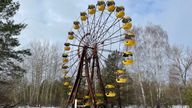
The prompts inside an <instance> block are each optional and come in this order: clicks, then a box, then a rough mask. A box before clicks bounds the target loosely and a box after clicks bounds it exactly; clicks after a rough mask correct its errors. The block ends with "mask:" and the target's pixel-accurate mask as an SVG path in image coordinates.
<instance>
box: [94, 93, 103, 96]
mask: <svg viewBox="0 0 192 108" xmlns="http://www.w3.org/2000/svg"><path fill="white" fill-rule="evenodd" d="M95 96H96V97H102V96H103V94H102V93H96V94H95Z"/></svg>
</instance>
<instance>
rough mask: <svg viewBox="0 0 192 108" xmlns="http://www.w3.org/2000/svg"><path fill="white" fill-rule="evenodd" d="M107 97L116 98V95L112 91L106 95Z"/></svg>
mask: <svg viewBox="0 0 192 108" xmlns="http://www.w3.org/2000/svg"><path fill="white" fill-rule="evenodd" d="M105 95H106V96H107V97H115V96H116V93H115V92H113V91H110V92H108V93H106V94H105Z"/></svg>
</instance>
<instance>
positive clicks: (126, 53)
mask: <svg viewBox="0 0 192 108" xmlns="http://www.w3.org/2000/svg"><path fill="white" fill-rule="evenodd" d="M130 56H133V53H132V52H128V51H126V52H123V57H130Z"/></svg>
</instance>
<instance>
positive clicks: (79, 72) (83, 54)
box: [66, 48, 86, 108]
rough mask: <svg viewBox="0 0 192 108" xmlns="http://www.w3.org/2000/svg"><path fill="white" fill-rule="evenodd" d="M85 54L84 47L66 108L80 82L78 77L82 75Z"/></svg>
mask: <svg viewBox="0 0 192 108" xmlns="http://www.w3.org/2000/svg"><path fill="white" fill-rule="evenodd" d="M85 54H86V48H84V49H83V53H82V55H81V59H80V63H79V68H78V73H77V77H76V80H75V83H74V85H73V89H72V91H71V95H70V96H69V98H68V101H67V105H66V108H68V105H69V104H70V102H71V101H73V100H72V98H73V97H76V93H75V95H74V92H75V91H76V89H77V86H78V85H79V83H80V81H79V80H80V78H81V75H82V69H83V62H84V57H85Z"/></svg>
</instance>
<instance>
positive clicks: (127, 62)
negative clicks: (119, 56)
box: [122, 59, 134, 65]
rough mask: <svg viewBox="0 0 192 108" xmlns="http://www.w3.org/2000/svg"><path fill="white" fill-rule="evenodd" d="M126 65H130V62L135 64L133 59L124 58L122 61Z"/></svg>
mask: <svg viewBox="0 0 192 108" xmlns="http://www.w3.org/2000/svg"><path fill="white" fill-rule="evenodd" d="M122 62H123V64H124V65H130V64H133V62H134V61H133V60H132V59H128V60H123V61H122Z"/></svg>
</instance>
